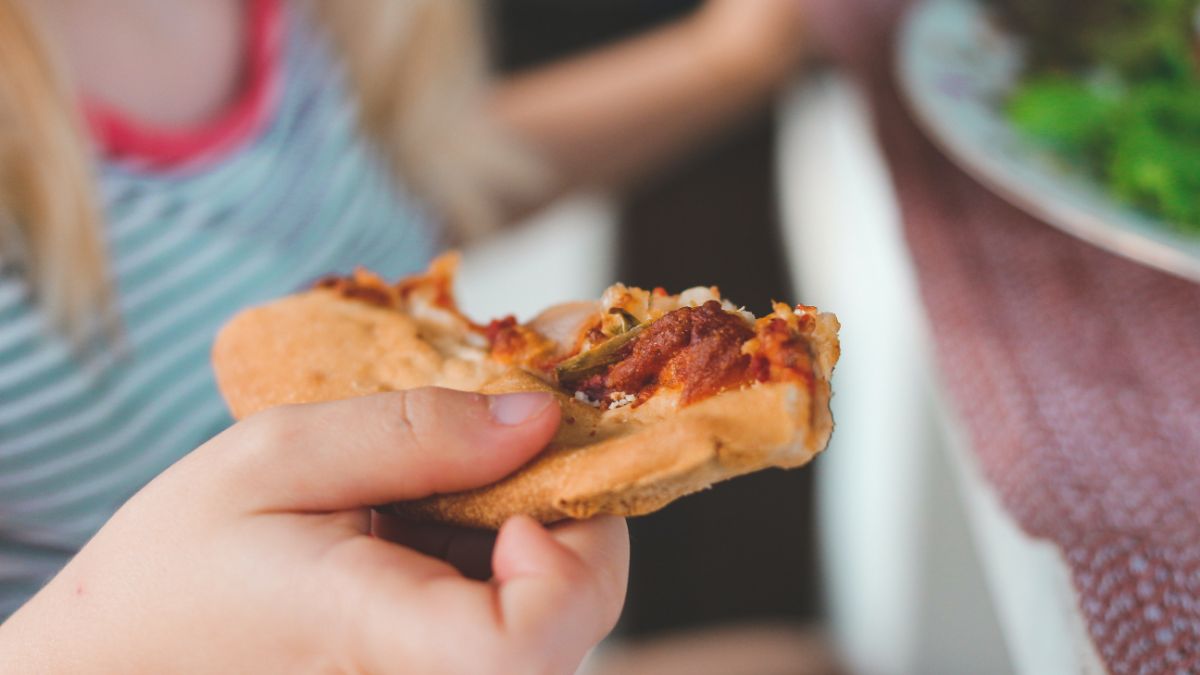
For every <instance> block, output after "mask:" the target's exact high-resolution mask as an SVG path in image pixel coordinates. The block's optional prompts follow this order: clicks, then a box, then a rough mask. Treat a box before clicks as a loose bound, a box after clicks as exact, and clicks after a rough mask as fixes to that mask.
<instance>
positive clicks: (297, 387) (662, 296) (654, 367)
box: [213, 254, 839, 528]
mask: <svg viewBox="0 0 1200 675" xmlns="http://www.w3.org/2000/svg"><path fill="white" fill-rule="evenodd" d="M456 265H457V257H456V256H455V255H453V254H448V255H446V256H442V257H441V258H438V259H437V260H435V261H434V262H433V263H432V265H431V266H430V269H429V270H428V272H427V273H425V274H422V275H418V276H414V277H410V278H407V279H402V280H400V281H399V282H397V283H388V282H386V281H384V280H383V279H381V278H379V277H378V276H376V275H374V274H372V273H370V272H367V271H365V270H359V271H357V272H355V274H354V275H352V276H349V277H338V278H329V279H325V280H323V281H321V282H319V283H317V284H316V286H315V287H314V288H313V289H311V290H309V291H306V292H303V293H299V294H297V295H293V296H289V297H286V298H282V299H280V300H277V301H274V302H272V303H269V304H267V305H264V306H261V307H255V308H252V309H248V310H246V311H244V312H242V313H241V314H239V315H237V316H236V317H234V318H233V319H232V320H231V321H230V322H229V323H228V324H227V325H226V326H225V327H224V328H223V329H222V330H221V332H220V334H219V335H218V337H217V340H216V344H215V346H214V349H213V365H214V368H215V370H216V376H217V382H218V385H219V386H220V389H221V392H222V394H223V395H224V397H225V399H226V401H227V402H228V404H229V407H230V409H231V410H232V412H233V414H234V416H235V417H238V418H241V417H245V416H247V415H250V414H252V413H254V412H257V411H259V410H263V409H265V408H268V407H271V406H277V405H283V404H290V403H308V402H317V401H328V400H334V399H342V398H348V397H353V396H362V395H366V394H372V393H377V392H383V391H394V390H400V389H408V388H412V387H421V386H440V387H448V388H452V389H459V390H464V391H476V392H482V393H489V394H495V393H507V392H518V391H547V392H551V393H553V394H554V395H555V396H556V397H557V399H558V401H559V404H560V406H561V407H562V423H561V425H560V428H559V430H558V432H557V434H556V435H555V437H554V439H553V440H552V442H551V443H550V445H549V446H548V447H547V448H546V449H545V450H544V451H542V452H541V453H540V454H539V455H538V456H537V457H536V458H534V459H533V460H532V461H530V462H529V463H528V464H527V465H525V466H524V467H522V468H521V469H519V470H518V471H517V472H515V473H513V474H511V475H510V476H508V477H507V478H505V479H503V480H501V481H500V482H498V483H495V484H493V485H489V486H486V487H482V488H478V489H474V490H470V491H466V492H460V493H453V494H442V495H434V496H431V497H428V498H425V499H421V500H418V501H411V502H404V503H399V504H394V505H390V506H389V507H388V508H389V509H392V510H394V511H395V512H396V513H399V514H401V515H403V516H406V517H410V518H413V519H417V520H428V521H438V522H444V523H451V524H457V525H463V526H470V527H481V528H496V527H499V525H500V524H501V523H503V522H504V520H505V519H507V518H508V517H509V516H512V515H515V514H526V515H530V516H532V517H534V518H537V519H538V520H540V521H542V522H546V523H549V522H553V521H556V520H561V519H564V518H588V517H591V516H593V515H597V514H616V515H622V516H635V515H641V514H645V513H649V512H651V511H655V510H658V509H659V508H662V507H663V506H665V505H666V504H668V503H670V502H671V501H673V500H675V499H677V498H678V497H681V496H683V495H686V494H688V493H691V492H696V491H698V490H701V489H704V488H706V487H708V486H710V485H712V484H713V483H716V482H718V481H721V480H725V479H728V478H732V477H734V476H738V475H741V474H745V473H749V472H753V471H758V470H761V469H765V468H769V467H781V468H791V467H797V466H800V465H803V464H805V463H807V462H808V461H809V460H810V459H812V458H813V456H814V455H815V454H816V453H818V452H819V451H821V450H822V449H823V448H824V447H825V445H826V443H827V442H828V440H829V436H830V433H831V432H832V430H833V419H832V417H831V415H830V412H829V398H830V386H829V378H830V375H831V373H832V371H833V367H834V364H835V363H836V362H837V359H838V354H839V347H838V336H837V332H838V328H839V326H838V321H837V318H836V317H834V315H832V314H827V313H821V312H818V311H817V310H816V308H814V307H808V306H804V305H797V306H795V307H793V306H790V305H786V304H783V303H775V304H774V307H773V311H772V312H771V313H770V314H768V315H766V316H763V317H761V318H755V317H754V316H753V315H752V314H750V313H749V312H747V311H745V310H744V309H742V308H740V307H738V306H736V305H734V304H732V303H730V302H729V301H728V300H725V299H723V298H722V297H721V295H720V293H719V291H718V289H717V288H716V287H697V288H691V289H688V290H686V291H684V292H682V293H679V294H677V295H670V294H668V293H667V292H666V291H664V290H663V289H661V288H655V289H654V290H652V291H647V290H643V289H639V288H632V287H627V286H624V285H621V284H616V285H614V286H612V287H610V288H608V289H607V290H606V291H605V292H604V294H603V296H602V297H601V299H600V300H599V301H591V302H576V303H568V304H564V305H558V306H555V307H550V308H549V309H546V310H545V311H544V312H542V313H541V314H540V315H538V316H537V317H535V318H534V319H533V320H531V321H529V322H527V323H520V322H518V321H517V320H516V319H515V318H513V317H511V316H509V317H505V318H502V319H497V320H494V321H491V322H490V323H486V324H480V323H475V322H474V321H472V320H470V319H469V318H467V317H466V316H464V315H463V313H462V312H461V311H459V309H458V307H457V305H456V303H455V300H454V295H453V281H454V271H455V268H456Z"/></svg>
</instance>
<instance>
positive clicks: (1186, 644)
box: [843, 2, 1200, 673]
mask: <svg viewBox="0 0 1200 675" xmlns="http://www.w3.org/2000/svg"><path fill="white" fill-rule="evenodd" d="M858 4H859V7H858V12H859V14H858V15H857V19H856V20H855V21H853V22H847V23H846V24H844V26H853V27H854V28H855V31H856V32H857V34H858V37H857V42H858V44H860V45H865V46H863V47H860V48H859V49H860V53H857V54H856V53H853V50H851V52H849V53H850V58H849V59H848V61H849V62H850V63H851V64H852V65H854V66H855V69H856V70H857V71H858V72H859V74H860V75H861V76H862V78H863V80H864V82H865V83H866V88H867V90H868V91H869V93H870V94H871V96H872V101H873V107H874V110H875V114H876V126H877V132H878V135H879V139H880V141H881V143H882V145H883V148H884V150H885V153H886V155H887V158H888V161H889V164H890V167H891V171H892V176H893V180H894V183H895V187H896V193H897V196H898V198H899V201H900V208H901V213H902V216H903V220H904V226H905V230H906V235H907V241H908V244H909V248H910V251H911V253H912V257H913V261H914V265H915V268H916V270H917V277H918V280H919V286H920V291H921V296H922V299H923V301H924V304H925V309H926V311H927V313H928V315H929V318H930V321H931V325H932V327H933V332H934V339H935V341H936V355H937V361H938V365H939V367H940V370H941V376H942V379H943V381H944V383H945V385H946V387H947V389H948V392H949V394H950V397H951V400H952V404H953V405H954V407H955V409H956V412H957V413H958V414H959V415H960V416H961V418H962V419H963V420H964V421H965V422H966V426H967V428H968V430H969V433H970V440H971V443H972V449H973V450H974V452H975V453H976V454H977V456H978V459H979V462H980V464H981V466H982V467H983V469H984V472H985V474H986V477H987V479H988V480H989V482H990V483H991V484H992V485H993V486H994V488H995V489H996V491H997V492H998V494H999V496H1000V498H1001V500H1002V502H1003V504H1004V506H1005V507H1006V509H1007V510H1008V511H1009V512H1010V513H1011V514H1012V516H1013V517H1014V518H1015V519H1016V520H1017V521H1018V522H1019V523H1020V525H1021V527H1022V528H1024V529H1025V531H1027V532H1028V533H1029V534H1031V535H1033V536H1035V537H1040V538H1045V539H1048V540H1050V541H1053V542H1054V543H1056V544H1057V545H1058V546H1059V548H1061V550H1062V552H1063V554H1064V558H1065V560H1066V562H1067V564H1068V565H1069V566H1070V569H1071V574H1072V578H1073V581H1074V584H1075V588H1076V590H1077V591H1078V594H1079V598H1080V607H1081V609H1082V611H1083V614H1084V616H1085V617H1086V621H1087V628H1088V631H1089V633H1090V635H1091V638H1092V640H1093V642H1094V644H1095V645H1096V649H1097V652H1098V653H1099V654H1100V656H1101V658H1102V659H1103V660H1104V662H1105V664H1106V665H1107V667H1108V668H1109V669H1110V670H1111V671H1112V672H1114V673H1200V285H1197V284H1194V283H1190V282H1187V281H1184V280H1181V279H1177V278H1175V277H1172V276H1169V275H1166V274H1163V273H1160V272H1156V271H1154V270H1151V269H1149V268H1146V267H1142V266H1140V265H1138V264H1136V263H1134V262H1130V261H1128V260H1125V259H1122V258H1119V257H1117V256H1114V255H1111V254H1109V253H1106V252H1104V251H1102V250H1100V249H1098V248H1095V247H1092V246H1090V245H1088V244H1085V243H1083V242H1081V241H1078V240H1076V239H1073V238H1071V237H1069V236H1067V235H1065V234H1061V233H1060V232H1058V231H1057V230H1055V229H1053V228H1052V227H1050V226H1048V225H1046V224H1044V223H1042V222H1040V221H1038V220H1037V219H1035V218H1033V217H1031V216H1028V215H1026V214H1024V213H1022V212H1021V211H1019V210H1017V209H1016V208H1014V207H1012V206H1010V205H1008V204H1007V203H1006V202H1004V201H1003V200H1001V199H1000V198H999V197H996V196H994V195H993V194H991V193H989V192H988V191H987V190H986V189H984V188H983V187H982V186H980V185H979V184H978V183H976V182H975V181H973V180H972V179H970V178H969V177H968V176H966V175H965V174H964V173H963V172H962V171H960V170H958V169H957V168H955V167H954V166H953V165H952V164H951V163H950V162H949V161H948V160H947V159H946V158H945V157H944V156H943V155H942V154H941V153H940V152H939V151H938V150H937V149H936V148H934V147H933V146H932V145H931V144H930V142H929V141H928V140H927V139H925V138H924V136H923V135H922V134H921V133H920V132H919V131H918V129H917V128H916V127H915V126H914V124H913V122H912V119H911V118H910V116H909V115H908V113H907V111H906V110H905V109H904V107H903V106H902V105H901V103H900V102H899V98H898V95H897V92H896V89H895V83H894V80H893V78H892V76H891V68H890V54H891V52H890V47H891V42H892V40H891V38H887V39H883V38H884V37H885V35H887V34H889V33H890V27H892V26H894V25H895V23H896V22H895V20H894V19H895V10H894V7H893V8H889V7H887V5H888V4H890V3H887V2H875V3H867V2H860V3H858ZM881 8H883V9H881ZM864 10H866V11H865V13H864ZM872 30H878V31H880V32H878V33H875V35H876V36H877V37H879V38H880V39H874V38H873V37H871V35H872ZM884 31H887V32H884ZM843 56H845V54H843ZM1198 198H1200V196H1198Z"/></svg>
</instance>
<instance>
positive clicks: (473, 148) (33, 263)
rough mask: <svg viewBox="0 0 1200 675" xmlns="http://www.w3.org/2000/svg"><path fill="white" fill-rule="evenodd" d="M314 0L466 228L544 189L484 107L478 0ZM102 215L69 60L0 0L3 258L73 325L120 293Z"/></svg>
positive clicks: (366, 87)
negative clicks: (111, 269)
mask: <svg viewBox="0 0 1200 675" xmlns="http://www.w3.org/2000/svg"><path fill="white" fill-rule="evenodd" d="M301 1H303V0H301ZM307 1H308V2H309V4H310V7H309V8H308V9H310V10H311V11H313V12H314V14H315V16H317V17H319V18H320V20H321V21H322V22H323V23H324V24H325V25H326V26H327V28H328V30H329V33H330V35H331V37H332V39H333V41H334V43H335V45H336V46H337V48H338V49H339V50H340V53H341V56H342V58H343V61H344V63H345V66H346V68H347V70H348V73H349V75H350V79H351V81H352V82H353V84H354V85H355V88H356V93H357V94H358V97H359V103H360V109H361V119H360V124H361V126H362V128H363V129H364V131H365V132H366V133H368V134H369V135H371V136H372V137H373V138H375V139H376V140H377V141H378V142H379V143H380V145H381V146H382V148H383V149H384V150H385V151H386V153H387V155H388V157H389V158H390V159H391V162H392V167H393V169H394V171H395V173H396V174H397V175H398V176H402V177H403V179H404V181H405V183H406V184H407V185H408V186H409V187H410V189H411V191H412V192H413V193H414V194H416V195H419V197H420V198H421V199H423V200H425V201H427V202H428V203H429V204H430V205H431V206H433V207H434V208H435V209H436V210H438V211H439V212H440V215H441V216H442V217H443V218H444V220H445V221H446V222H447V223H448V224H449V225H450V226H451V228H452V229H453V230H454V231H456V232H458V233H465V234H471V233H474V232H477V231H479V230H481V229H484V228H487V227H488V226H490V225H492V224H494V223H495V222H497V220H498V219H499V218H500V216H501V210H502V208H503V205H504V204H505V202H507V201H510V200H511V201H516V200H520V199H526V198H529V197H530V196H531V195H533V194H534V193H536V191H537V190H539V189H540V187H541V185H542V184H543V183H544V174H543V172H542V170H541V167H540V165H539V163H538V162H537V161H536V160H535V159H533V157H532V155H530V154H529V153H528V152H526V151H525V150H524V149H523V148H521V147H519V146H518V145H517V144H516V143H515V142H514V141H512V140H511V139H509V138H508V137H507V136H506V135H505V134H503V133H502V132H501V131H500V130H498V129H496V128H493V127H492V126H491V125H490V124H489V123H488V121H487V117H486V115H485V114H483V113H484V105H485V104H484V99H485V96H486V93H487V82H488V70H487V64H486V58H485V47H484V44H483V40H482V35H483V31H482V29H481V25H480V16H479V11H478V9H479V8H478V7H477V6H476V5H475V2H474V1H473V0H404V1H399V0H354V1H353V2H348V1H346V0H307ZM101 225H102V214H101V210H100V207H99V199H98V197H97V195H96V192H95V186H94V184H93V176H92V162H91V158H90V157H89V145H88V141H87V137H86V134H85V132H84V129H83V125H82V122H81V120H80V118H79V116H78V114H77V105H76V101H75V99H74V95H73V89H72V87H71V85H70V82H69V81H68V79H67V77H66V71H65V69H64V68H63V67H62V64H61V63H59V62H58V61H57V59H56V55H55V53H54V51H53V50H52V49H51V48H50V45H48V43H47V41H46V40H44V39H43V37H42V35H41V34H40V33H39V31H38V30H37V26H36V25H35V23H34V21H33V20H32V18H31V17H30V16H28V15H27V14H26V12H24V11H22V8H21V7H20V6H19V5H18V0H0V266H2V267H0V269H4V268H8V269H16V270H17V271H18V273H20V274H22V275H24V276H25V278H26V279H28V281H29V283H30V285H31V286H32V288H33V289H34V292H35V294H36V297H37V302H38V304H39V305H40V307H41V309H42V311H44V312H45V313H46V314H47V315H48V316H49V317H50V318H51V319H52V320H53V322H54V323H55V325H57V326H59V327H60V328H62V329H64V330H65V331H66V332H67V333H68V334H70V335H72V336H74V337H79V336H81V335H83V334H84V333H86V332H87V331H88V330H89V329H90V327H91V326H92V322H93V321H94V320H95V319H96V318H98V317H99V316H100V315H102V314H103V313H104V312H105V311H106V309H107V308H109V307H110V306H111V280H110V279H109V277H108V269H107V257H106V252H105V249H104V246H103V242H102V237H101V233H102V229H101Z"/></svg>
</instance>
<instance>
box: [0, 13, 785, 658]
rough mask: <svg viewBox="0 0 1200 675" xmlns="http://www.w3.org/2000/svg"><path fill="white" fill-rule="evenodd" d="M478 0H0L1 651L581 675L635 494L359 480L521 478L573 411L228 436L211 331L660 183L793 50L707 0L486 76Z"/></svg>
mask: <svg viewBox="0 0 1200 675" xmlns="http://www.w3.org/2000/svg"><path fill="white" fill-rule="evenodd" d="M476 9H477V8H476V7H474V6H473V5H472V3H470V2H467V1H466V0H407V1H400V0H370V1H368V0H358V1H356V2H353V3H350V2H335V1H333V0H329V1H326V2H319V1H314V2H285V1H284V0H216V1H214V0H175V1H174V2H169V3H168V2H162V1H161V0H117V1H112V0H103V1H101V0H41V1H39V2H34V1H33V0H0V617H5V616H8V615H9V614H10V613H13V612H15V614H13V616H12V618H11V619H9V620H7V621H5V623H4V624H3V625H2V626H0V663H3V664H5V671H6V672H22V671H28V672H46V671H63V670H70V671H80V670H88V669H100V670H105V669H108V670H128V669H130V668H134V667H136V668H139V669H149V670H171V671H179V670H188V669H189V668H200V669H214V668H220V667H222V666H228V667H229V668H239V667H246V666H247V665H248V664H253V666H252V667H254V668H256V669H285V668H290V667H292V666H294V665H296V664H297V663H298V662H308V663H319V664H326V665H328V666H329V667H334V668H344V669H351V670H366V671H370V672H393V671H405V672H411V671H422V670H427V669H434V668H436V669H438V670H450V671H454V670H456V669H457V671H459V672H480V670H481V668H482V669H483V670H485V671H486V670H487V669H488V668H489V667H490V668H492V669H493V670H494V671H495V672H515V671H523V670H527V669H529V668H530V667H532V666H533V665H535V664H536V665H537V667H538V669H539V670H547V671H550V672H570V671H571V670H572V669H573V668H574V666H575V665H576V664H577V663H578V662H579V660H580V659H581V658H582V656H583V654H584V653H585V651H586V650H587V649H588V648H589V647H590V646H591V645H593V644H594V643H595V642H596V641H598V640H599V639H600V638H601V637H602V636H603V635H604V634H605V633H606V632H607V630H608V629H609V628H610V627H611V625H612V622H613V621H615V619H616V615H617V612H618V611H619V608H620V605H621V601H622V597H623V594H624V583H625V568H626V566H627V540H626V535H625V530H624V524H623V523H621V522H620V521H618V520H614V519H597V520H594V521H589V522H584V523H573V524H570V525H566V526H560V527H555V528H550V529H547V528H543V527H541V526H540V525H537V524H536V523H534V522H532V521H529V520H527V519H515V520H514V521H512V522H510V523H509V524H507V525H506V526H505V528H504V529H503V530H502V531H501V532H500V534H499V536H498V537H497V539H496V541H495V544H494V548H493V546H492V545H491V544H490V543H489V542H482V545H480V543H479V542H475V541H474V540H470V539H468V538H467V537H466V535H460V533H451V532H446V531H442V530H416V529H414V528H412V527H407V526H403V525H399V524H396V523H390V522H386V521H381V520H380V519H379V517H378V516H375V517H374V521H372V516H371V514H370V511H369V508H368V506H369V505H370V504H376V503H381V502H386V501H389V500H395V499H401V498H412V497H416V496H420V495H422V494H428V493H430V492H435V491H447V490H458V489H465V488H468V487H471V486H474V485H479V484H484V483H487V482H490V481H493V480H495V479H497V478H498V477H500V476H502V475H504V474H505V473H507V472H509V471H511V470H512V469H513V468H515V467H516V466H518V465H519V464H521V463H522V462H524V461H525V460H527V459H528V458H529V457H530V456H532V454H534V453H536V452H537V450H538V449H540V447H541V446H542V445H543V444H544V443H545V442H546V440H547V439H548V438H549V436H550V435H551V434H552V433H553V430H554V428H555V426H556V425H557V422H558V411H557V410H556V409H554V407H553V406H551V405H550V404H549V401H548V400H546V399H544V398H542V397H539V396H529V395H517V396H506V397H493V398H491V399H487V398H484V397H479V396H472V395H463V394H455V393H451V392H444V391H432V390H426V391H416V392H408V393H396V394H388V395H382V396H378V397H370V398H366V399H361V400H357V401H349V402H341V403H335V404H327V405H317V406H309V407H304V408H294V409H287V410H282V411H277V412H274V413H269V414H267V415H263V416H260V417H257V418H254V419H251V420H249V421H247V422H243V423H241V424H237V425H234V426H233V427H232V428H230V429H228V430H227V431H225V432H224V433H220V434H219V435H216V434H218V432H220V431H221V430H222V429H224V428H225V427H227V426H229V424H230V420H229V418H228V416H227V413H226V412H225V411H224V407H223V405H222V403H221V401H220V399H219V397H218V394H217V392H216V389H215V386H214V383H213V381H212V377H211V373H210V371H209V366H208V350H209V347H210V343H211V339H212V336H213V335H214V333H215V331H216V329H217V327H218V326H220V325H221V324H222V323H223V322H224V321H225V320H226V319H227V318H228V317H229V316H231V315H232V314H233V313H234V312H236V311H237V310H238V309H240V308H242V307H245V306H247V305H250V304H254V303H257V302H261V301H264V300H266V299H268V298H271V297H276V296H279V295H282V294H285V293H289V292H293V291H295V290H297V289H299V288H301V287H303V286H304V285H306V284H307V283H310V282H311V281H312V280H314V279H316V278H318V277H321V276H324V275H327V274H336V273H346V272H348V271H350V269H352V268H353V267H354V266H356V265H365V266H367V267H370V268H373V269H375V270H377V271H379V272H381V273H382V274H384V275H387V276H398V275H401V274H404V273H409V272H413V271H416V270H418V269H420V268H421V267H422V266H423V265H424V263H425V262H426V261H427V260H428V259H429V258H430V257H431V255H432V254H433V253H434V252H435V251H436V250H437V248H438V247H439V246H441V245H442V243H443V242H445V241H447V240H449V239H451V238H455V237H462V236H465V235H468V234H470V233H472V232H476V231H479V230H482V229H485V228H487V227H489V226H491V225H493V224H498V223H503V222H505V221H507V220H509V219H511V218H513V217H514V216H515V215H517V214H520V213H524V212H526V211H528V210H530V209H533V208H536V207H538V206H539V205H541V204H544V203H546V202H547V201H548V200H550V199H552V198H554V197H555V196H557V195H559V194H562V193H563V192H565V191H567V190H570V189H573V188H575V187H579V186H584V185H589V184H591V185H595V184H604V185H620V184H622V183H627V182H629V181H631V180H634V179H636V178H637V177H639V176H642V175H645V173H646V172H647V171H649V170H652V169H653V168H654V167H655V166H656V165H659V164H661V163H662V162H663V161H665V160H666V159H668V158H670V157H671V156H672V155H673V154H675V153H677V152H679V151H681V150H683V149H685V148H687V147H688V146H689V145H690V144H692V143H694V142H696V141H697V140H698V139H700V138H702V137H703V136H705V135H706V134H709V133H711V132H713V131H714V130H716V129H718V128H719V127H721V126H722V125H723V124H725V123H727V122H729V121H730V120H732V119H734V118H736V117H737V116H738V115H739V113H741V112H742V111H744V110H746V109H748V108H749V107H751V106H753V105H754V104H756V103H757V102H759V101H760V100H762V99H763V98H765V97H766V96H767V95H768V94H769V93H770V92H771V91H772V90H773V89H774V88H775V87H776V86H777V84H778V83H780V82H781V81H782V80H783V79H784V78H785V76H786V75H787V74H788V73H789V72H791V70H792V69H793V67H794V66H795V65H796V63H797V62H798V61H799V60H800V58H801V57H802V51H803V45H804V39H803V38H804V35H803V33H804V27H805V23H804V20H803V17H802V16H801V6H800V3H799V2H797V1H796V0H757V1H754V2H744V1H739V0H710V1H709V2H707V3H705V4H704V5H703V7H702V8H701V9H700V10H699V11H697V12H695V13H694V14H692V15H690V16H688V17H686V18H685V19H682V20H680V21H677V22H675V23H673V24H671V25H668V26H665V27H662V28H660V29H657V30H655V31H653V32H651V33H648V34H646V35H644V36H640V37H637V38H635V39H633V40H630V41H627V42H624V43H621V44H618V45H615V46H612V47H609V48H605V49H603V50H600V51H597V52H595V53H592V54H588V55H585V56H582V57H579V58H575V59H571V60H569V61H566V62H563V63H558V64H553V65H550V66H547V67H545V68H541V69H538V70H536V71H534V72H530V73H526V74H522V75H520V76H519V77H516V78H513V79H510V80H506V81H493V80H492V79H491V78H490V77H489V74H488V69H487V67H486V63H485V59H484V56H483V54H484V49H483V43H482V39H481V36H482V30H481V27H480V25H479V20H478V16H477V12H476ZM464 421H466V422H467V423H464ZM214 435H216V437H215V438H214ZM210 439H211V440H210ZM193 448H198V449H197V450H196V452H190V451H191V450H192V449H193ZM185 455H186V459H183V458H185ZM181 459H182V461H180V460H181ZM160 474H161V475H160ZM314 486H318V487H314ZM372 533H373V534H375V535H376V536H375V537H371V536H367V535H370V534H372ZM388 542H394V543H388ZM85 543H86V544H87V546H86V547H84V544H85ZM81 549H82V552H81ZM426 553H428V554H429V555H426ZM64 566H65V568H64ZM489 576H491V577H492V583H490V584H486V583H482V582H479V581H475V580H473V579H479V578H488V577H489ZM50 579H53V580H52V581H50V582H49V583H48V584H47V580H50ZM39 589H41V590H40V591H39ZM35 594H36V595H35ZM31 597H32V599H30V598H31ZM18 608H20V609H19V611H17V610H18ZM10 665H11V666H12V667H10Z"/></svg>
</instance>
